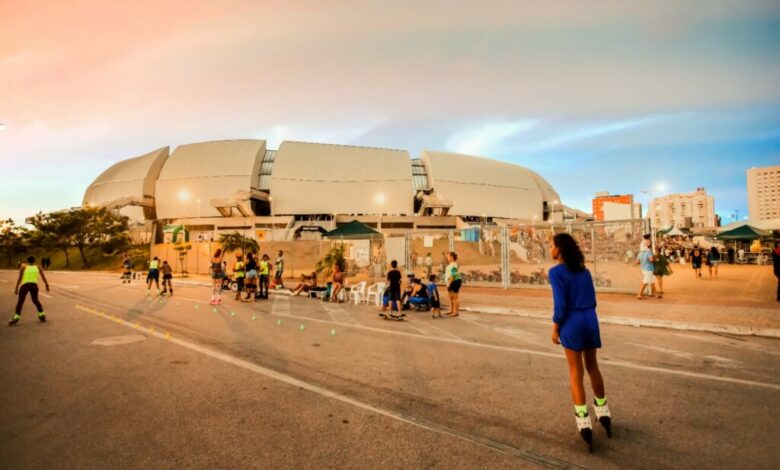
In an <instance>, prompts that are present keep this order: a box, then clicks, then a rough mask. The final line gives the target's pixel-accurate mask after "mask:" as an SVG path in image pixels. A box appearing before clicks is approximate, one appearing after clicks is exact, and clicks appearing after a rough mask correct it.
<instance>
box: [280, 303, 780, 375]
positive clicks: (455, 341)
mask: <svg viewBox="0 0 780 470" xmlns="http://www.w3.org/2000/svg"><path fill="white" fill-rule="evenodd" d="M285 303H286V302H285ZM286 304H287V307H289V306H290V305H289V303H286ZM272 310H273V309H272ZM271 313H272V314H273V315H276V316H280V317H284V318H291V319H296V320H303V321H308V322H315V323H325V324H329V325H340V326H342V327H346V328H354V329H358V330H364V331H373V332H376V333H382V334H389V335H396V336H403V337H407V338H416V339H426V340H429V341H439V342H442V343H450V344H458V345H463V346H472V347H478V348H483V349H491V350H494V351H504V352H511V353H519V354H528V355H533V356H540V357H549V358H553V359H557V360H563V359H565V356H564V355H563V352H562V351H561V352H560V353H552V352H546V351H539V350H534V349H526V348H516V347H511V346H500V345H496V344H487V343H480V342H477V341H471V340H466V339H455V338H444V337H440V336H427V335H423V334H417V333H411V332H406V331H398V330H393V329H389V328H378V327H372V326H365V325H359V324H351V323H346V322H338V321H336V322H334V321H331V320H325V319H321V318H314V317H306V316H301V315H293V314H283V313H274V312H273V311H272V312H271ZM410 323H411V322H410ZM600 362H601V363H602V364H603V365H607V366H614V367H622V368H624V369H633V370H640V371H645V372H657V373H661V374H669V375H677V376H680V377H688V378H694V379H702V380H710V381H714V382H724V383H732V384H739V385H747V386H753V387H760V388H769V389H773V390H780V384H776V383H770V382H758V381H754V380H747V379H738V378H733V377H722V376H719V375H711V374H705V373H700V372H688V371H684V370H677V369H667V368H663V367H657V366H646V365H642V364H637V363H634V362H631V361H623V360H618V359H607V358H603V359H601V361H600Z"/></svg>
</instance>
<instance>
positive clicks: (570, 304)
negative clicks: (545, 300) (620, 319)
mask: <svg viewBox="0 0 780 470" xmlns="http://www.w3.org/2000/svg"><path fill="white" fill-rule="evenodd" d="M642 253H649V250H643V251H642ZM642 253H640V256H641V254H642ZM552 257H553V259H555V260H557V261H558V264H557V265H556V266H554V267H553V268H551V269H550V271H549V276H550V284H551V286H552V291H553V328H552V337H551V339H552V342H553V344H560V345H563V348H564V352H565V354H566V362H567V363H568V366H569V381H570V385H571V396H572V400H573V401H574V417H575V421H576V423H577V429H578V430H579V432H580V436H582V438H583V440H585V442H586V443H587V444H588V446H590V445H591V443H592V440H593V426H592V425H591V421H590V416H589V414H588V405H587V400H586V397H585V387H584V385H583V378H584V372H585V371H587V372H588V376H589V377H590V384H591V387H592V388H593V394H594V400H593V408H594V411H595V412H596V419H598V420H599V422H600V423H601V425H602V426H603V427H604V428H605V430H606V432H607V436H610V437H611V436H612V431H611V417H610V412H609V407H608V406H607V396H606V394H605V391H604V378H603V377H602V376H601V371H600V370H599V365H598V360H597V358H596V350H597V349H599V348H601V334H600V332H599V321H598V317H597V315H596V291H595V289H594V287H593V277H592V276H591V273H590V271H588V269H587V268H586V267H585V256H584V255H583V254H582V251H581V250H580V247H579V246H578V245H577V242H576V241H575V240H574V238H573V237H572V236H571V235H569V234H568V233H559V234H557V235H555V236H554V237H553V243H552ZM651 274H652V272H651ZM583 363H584V368H583Z"/></svg>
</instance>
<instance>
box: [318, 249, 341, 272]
mask: <svg viewBox="0 0 780 470" xmlns="http://www.w3.org/2000/svg"><path fill="white" fill-rule="evenodd" d="M334 266H338V267H339V268H340V269H341V270H342V271H345V270H346V268H347V260H346V259H344V245H343V244H341V243H339V244H338V245H334V246H332V247H331V248H330V250H328V252H327V253H325V256H324V257H323V258H322V259H321V260H320V261H317V272H318V273H321V272H322V271H327V272H332V271H333V267H334Z"/></svg>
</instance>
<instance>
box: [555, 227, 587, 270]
mask: <svg viewBox="0 0 780 470" xmlns="http://www.w3.org/2000/svg"><path fill="white" fill-rule="evenodd" d="M553 244H555V247H556V248H558V252H559V253H560V255H561V258H563V263H564V264H565V265H566V267H567V268H568V269H569V271H572V272H579V271H584V270H585V255H583V254H582V251H581V250H580V247H579V246H578V245H577V242H576V241H575V240H574V237H572V236H571V235H569V234H568V233H559V234H558V235H556V236H554V237H553Z"/></svg>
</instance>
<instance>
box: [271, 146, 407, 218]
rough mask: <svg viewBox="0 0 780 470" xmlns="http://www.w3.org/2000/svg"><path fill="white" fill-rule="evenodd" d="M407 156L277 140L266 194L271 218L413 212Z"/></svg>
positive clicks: (383, 151)
mask: <svg viewBox="0 0 780 470" xmlns="http://www.w3.org/2000/svg"><path fill="white" fill-rule="evenodd" d="M410 162H411V159H410V158H409V152H407V151H405V150H391V149H381V148H371V147H353V146H347V145H331V144H313V143H306V142H282V144H281V146H280V147H279V150H278V152H277V153H276V159H275V162H274V168H273V175H272V176H271V196H272V197H273V210H274V213H275V214H280V215H283V214H334V213H336V214H373V213H379V212H381V213H383V214H396V215H407V214H413V213H414V206H413V186H412V169H411V163H410Z"/></svg>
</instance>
